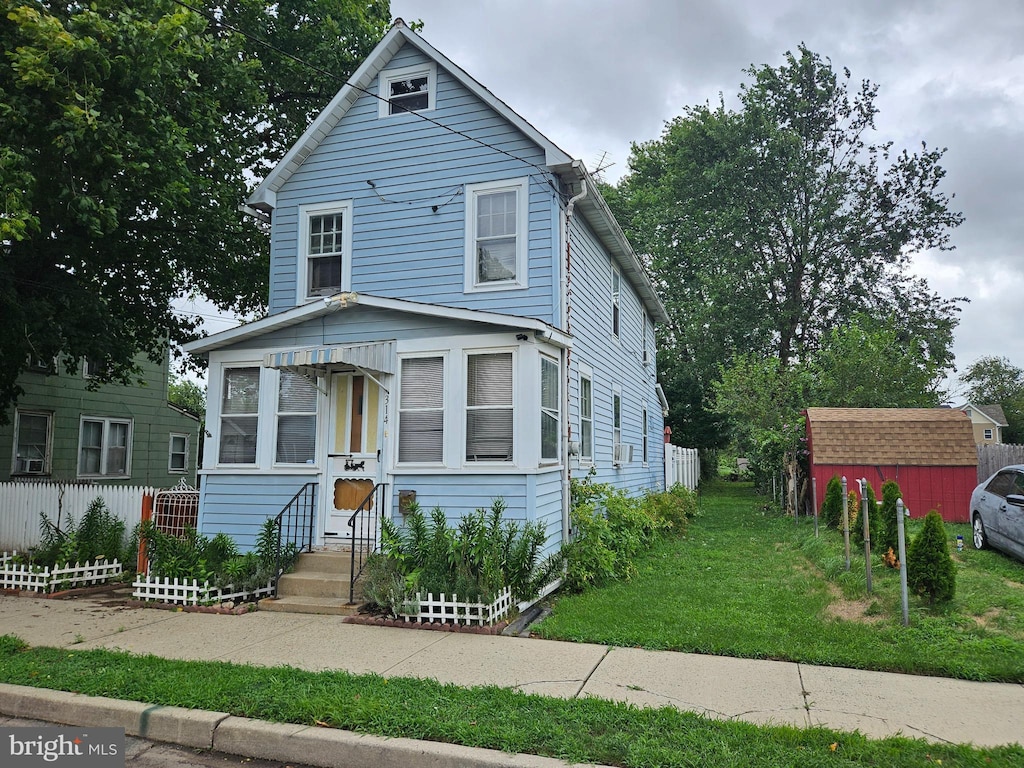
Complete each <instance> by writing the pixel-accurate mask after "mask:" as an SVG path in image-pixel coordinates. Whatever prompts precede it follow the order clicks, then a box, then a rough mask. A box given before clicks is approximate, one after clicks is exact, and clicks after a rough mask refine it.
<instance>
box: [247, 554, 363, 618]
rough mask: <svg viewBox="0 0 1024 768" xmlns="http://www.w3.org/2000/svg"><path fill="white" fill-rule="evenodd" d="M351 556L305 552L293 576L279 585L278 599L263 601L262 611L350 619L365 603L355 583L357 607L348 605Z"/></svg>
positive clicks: (287, 576) (286, 577)
mask: <svg viewBox="0 0 1024 768" xmlns="http://www.w3.org/2000/svg"><path fill="white" fill-rule="evenodd" d="M351 568H352V554H351V553H350V552H347V551H334V550H331V551H325V552H303V553H302V554H301V555H299V559H298V562H296V563H295V568H294V570H292V572H291V573H286V574H284V575H283V576H282V577H281V578H280V580H279V581H278V583H277V597H268V598H265V599H263V600H260V602H259V607H260V610H261V611H282V612H285V613H316V614H328V615H334V616H351V615H352V614H354V613H356V612H357V611H358V610H359V606H360V604H361V603H362V602H363V593H362V588H361V585H360V584H359V582H358V581H357V582H356V590H355V597H354V600H355V603H354V604H352V605H349V602H348V586H349V578H350V575H351Z"/></svg>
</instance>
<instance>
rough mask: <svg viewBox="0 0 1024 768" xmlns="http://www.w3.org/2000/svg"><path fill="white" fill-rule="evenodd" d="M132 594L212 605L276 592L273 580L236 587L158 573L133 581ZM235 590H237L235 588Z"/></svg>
mask: <svg viewBox="0 0 1024 768" xmlns="http://www.w3.org/2000/svg"><path fill="white" fill-rule="evenodd" d="M132 588H133V590H134V591H133V592H132V597H134V598H135V599H137V600H156V601H158V602H161V603H174V604H177V605H210V604H213V603H223V602H226V601H227V600H238V601H242V602H244V601H248V600H257V599H259V598H261V597H269V596H270V595H272V594H273V593H274V584H273V582H267V585H266V586H265V587H259V588H257V589H255V590H252V591H248V590H235V588H234V587H233V586H232V585H228V586H226V587H211V586H210V583H209V582H206V581H204V582H203V583H202V584H200V583H199V582H198V580H196V579H177V578H175V579H166V578H160V577H158V576H139V577H138V578H136V579H135V581H134V582H133V583H132ZM232 590H234V591H232Z"/></svg>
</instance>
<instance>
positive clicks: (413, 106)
mask: <svg viewBox="0 0 1024 768" xmlns="http://www.w3.org/2000/svg"><path fill="white" fill-rule="evenodd" d="M436 80H437V66H436V65H435V64H434V63H433V62H430V63H429V64H423V65H415V66H411V67H402V68H400V69H389V70H386V71H384V72H381V73H380V81H379V88H380V101H379V102H378V104H379V110H378V116H379V117H386V116H387V115H401V114H404V113H406V112H423V111H426V110H430V109H433V108H434V98H435V96H434V95H435V92H436Z"/></svg>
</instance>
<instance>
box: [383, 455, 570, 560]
mask: <svg viewBox="0 0 1024 768" xmlns="http://www.w3.org/2000/svg"><path fill="white" fill-rule="evenodd" d="M394 487H395V493H394V506H393V509H392V519H394V520H395V522H396V523H398V524H400V525H401V523H402V520H403V516H402V514H401V513H400V512H399V511H398V492H399V491H400V490H412V491H415V492H416V501H417V502H418V503H419V505H420V508H421V509H422V510H423V512H424V514H427V515H428V516H429V514H430V510H432V509H433V508H434V507H440V508H441V509H443V510H444V512H445V518H446V519H447V520H448V524H449V525H450V526H452V527H455V526H457V525H458V524H459V520H461V519H462V518H463V517H465V516H466V515H467V514H471V513H473V512H475V511H476V510H477V509H485V510H489V509H490V508H491V504H492V503H493V502H494V500H495V499H497V498H499V497H500V498H501V499H503V500H504V502H505V507H506V509H505V519H507V520H517V521H519V522H531V523H532V522H541V523H543V524H544V526H545V529H546V531H547V535H548V540H547V545H546V546H545V551H544V554H545V555H548V554H551V553H552V552H554V551H555V550H556V549H558V547H559V546H560V544H561V539H562V502H561V473H560V472H559V471H557V470H554V471H550V472H543V473H540V474H494V475H487V474H462V473H446V474H438V475H410V474H401V473H399V474H397V475H395V486H394Z"/></svg>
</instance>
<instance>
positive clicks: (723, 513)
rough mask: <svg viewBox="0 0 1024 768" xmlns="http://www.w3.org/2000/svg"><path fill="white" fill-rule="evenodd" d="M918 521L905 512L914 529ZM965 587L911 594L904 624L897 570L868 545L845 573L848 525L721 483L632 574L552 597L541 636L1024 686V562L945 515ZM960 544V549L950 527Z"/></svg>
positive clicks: (537, 630) (741, 486) (910, 529)
mask: <svg viewBox="0 0 1024 768" xmlns="http://www.w3.org/2000/svg"><path fill="white" fill-rule="evenodd" d="M919 527H920V522H919V521H916V520H915V521H911V522H910V524H909V527H908V546H909V541H910V538H909V537H910V536H912V535H913V534H914V533H916V531H917V530H918V529H919ZM946 528H947V532H948V534H949V540H950V547H951V550H952V551H954V558H955V559H956V561H957V592H956V597H955V598H954V600H953V601H952V603H950V604H949V605H947V606H945V607H942V608H938V609H930V608H928V607H927V606H926V605H925V604H924V603H923V601H921V600H920V599H918V598H916V597H913V596H912V597H911V601H910V614H911V626H910V627H909V628H904V627H903V626H902V625H901V623H900V618H901V614H900V599H899V575H898V571H895V570H893V569H890V568H886V567H885V566H884V565H883V564H882V562H881V559H880V557H878V555H877V553H876V556H875V557H874V558H873V582H874V583H873V587H874V590H873V594H872V595H870V596H869V595H868V594H867V592H866V589H865V578H864V557H863V549H860V550H858V548H857V547H856V546H854V547H852V551H851V560H852V564H851V571H850V572H849V573H846V572H845V570H844V557H843V542H842V534H841V532H836V531H833V530H829V529H827V528H825V527H824V526H822V527H821V528H820V536H819V537H818V538H815V537H814V528H813V523H812V521H811V520H809V519H806V518H801V519H800V522H799V525H795V524H794V521H793V518H792V517H784V516H782V515H781V514H779V513H778V512H777V511H775V510H773V509H772V508H771V505H770V504H768V503H767V502H766V500H765V499H763V498H760V497H758V496H756V495H755V494H754V493H753V491H752V489H751V487H750V486H749V485H747V484H741V483H724V482H721V483H716V484H712V485H711V486H710V488H709V489H708V490H707V491H705V492H704V493H703V494H702V498H701V510H700V514H699V516H698V517H697V519H696V520H694V521H692V522H691V524H690V526H689V528H688V530H687V532H686V535H685V537H683V538H681V539H672V540H666V541H662V542H660V543H659V544H657V545H656V546H655V547H654V548H653V549H652V550H650V551H649V552H647V553H646V554H644V555H642V556H640V557H639V558H638V559H637V561H636V566H637V574H636V575H635V576H634V577H633V578H632V579H631V580H630V581H629V582H616V583H613V584H611V585H610V586H606V587H603V588H599V589H590V590H588V591H586V592H584V593H583V594H579V595H565V596H562V597H560V598H558V600H557V601H556V602H555V604H554V611H553V613H552V615H551V616H549V617H548V618H547V619H545V620H544V621H543V622H542V623H541V624H539V625H538V626H537V627H535V628H534V631H535V633H536V634H537V635H540V636H541V637H546V638H552V639H560V640H575V641H580V642H593V643H603V644H612V645H619V646H639V647H643V648H658V649H669V650H676V651H691V652H697V653H712V654H720V655H725V656H742V657H748V658H769V659H784V660H789V661H799V662H806V663H810V664H821V665H828V666H843V667H853V668H859V669H875V670H883V671H892V672H909V673H914V674H929V675H940V676H944V677H957V678H965V679H970V680H996V681H1005V682H1024V564H1021V563H1018V562H1016V561H1013V560H1010V559H1009V558H1007V557H1005V556H1003V555H1001V554H999V553H996V552H991V551H985V552H976V551H975V550H974V549H973V548H972V547H971V545H970V526H968V525H947V526H946ZM957 534H960V535H962V536H964V541H965V542H966V544H965V548H964V551H963V552H962V553H959V554H957V553H956V552H955V544H954V543H955V539H956V535H957Z"/></svg>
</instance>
